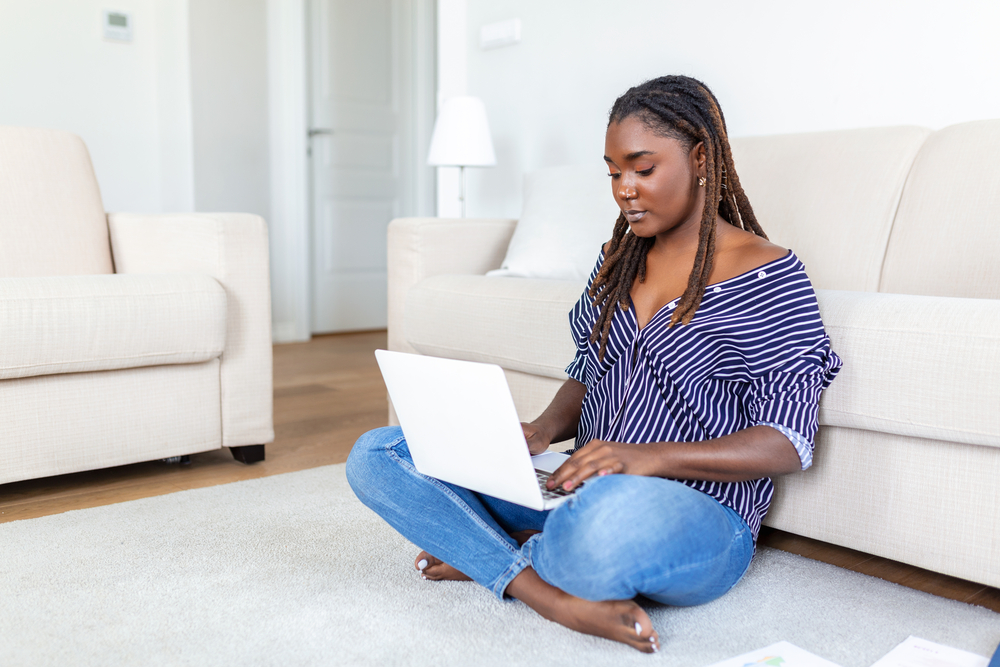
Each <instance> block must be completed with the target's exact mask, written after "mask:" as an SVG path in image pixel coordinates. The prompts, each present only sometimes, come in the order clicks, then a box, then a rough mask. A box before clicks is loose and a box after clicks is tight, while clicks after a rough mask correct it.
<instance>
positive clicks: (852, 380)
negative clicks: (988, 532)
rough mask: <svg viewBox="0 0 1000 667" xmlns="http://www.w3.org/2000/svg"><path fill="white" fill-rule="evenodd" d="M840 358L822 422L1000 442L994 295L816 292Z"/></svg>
mask: <svg viewBox="0 0 1000 667" xmlns="http://www.w3.org/2000/svg"><path fill="white" fill-rule="evenodd" d="M816 297H817V299H818V301H819V307H820V313H821V314H822V316H823V322H824V324H825V325H826V329H827V332H828V333H829V335H830V339H831V341H832V342H833V349H834V350H836V352H837V354H839V355H840V356H841V357H842V358H843V360H844V368H843V370H842V371H841V373H840V376H839V377H838V378H837V380H836V381H835V382H834V383H833V384H831V385H830V387H829V388H828V389H827V390H826V392H824V394H823V398H822V401H821V402H820V413H819V418H820V423H821V424H823V425H828V426H843V427H847V428H854V429H865V430H869V431H879V432H882V433H892V434H895V435H902V436H913V437H918V438H927V439H931V440H945V441H950V442H961V443H966V444H970V445H988V446H993V447H1000V411H998V410H997V406H998V405H1000V382H997V381H996V369H997V368H1000V301H994V300H984V299H955V298H948V297H926V296H910V295H903V294H879V293H861V292H839V291H825V290H818V291H817V292H816Z"/></svg>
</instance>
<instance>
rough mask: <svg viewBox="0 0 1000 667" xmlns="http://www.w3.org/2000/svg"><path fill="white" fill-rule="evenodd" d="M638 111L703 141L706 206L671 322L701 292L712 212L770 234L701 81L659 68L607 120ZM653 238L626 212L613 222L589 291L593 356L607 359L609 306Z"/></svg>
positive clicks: (689, 140)
mask: <svg viewBox="0 0 1000 667" xmlns="http://www.w3.org/2000/svg"><path fill="white" fill-rule="evenodd" d="M631 116H638V117H639V118H640V119H641V120H642V122H643V123H645V124H646V125H647V127H649V128H650V129H651V130H652V131H654V132H655V133H657V134H660V135H662V136H669V137H673V138H676V139H678V140H680V141H682V142H684V143H685V144H686V145H687V148H688V149H689V150H690V149H691V148H693V147H694V146H695V145H696V144H697V143H699V142H701V143H702V144H703V145H704V148H705V157H706V165H705V171H706V179H705V180H706V182H705V208H704V210H703V211H702V216H701V226H700V228H699V230H698V250H697V252H696V254H695V258H694V266H692V268H691V273H690V275H689V276H688V284H687V288H686V289H685V290H684V294H682V295H681V298H680V301H679V303H678V304H677V307H676V308H675V309H674V312H673V315H672V316H671V318H670V324H669V326H671V327H672V326H674V325H675V324H677V323H678V322H679V323H682V324H688V323H690V322H691V319H692V318H693V317H694V315H695V312H696V311H697V310H698V306H699V305H701V300H702V298H703V297H704V295H705V286H706V285H707V284H708V279H709V276H710V275H711V273H712V263H713V259H714V255H715V230H716V219H717V218H718V217H719V216H721V217H722V219H723V220H725V221H726V222H728V223H729V224H731V225H733V226H734V227H738V228H740V229H745V230H746V231H749V232H752V233H754V234H756V235H757V236H760V237H763V238H765V239H766V238H767V235H766V234H764V230H763V229H761V227H760V224H758V222H757V217H756V216H755V215H754V213H753V208H751V206H750V200H749V199H748V198H747V195H746V193H745V192H744V191H743V186H742V185H741V184H740V179H739V176H737V175H736V167H735V166H734V165H733V155H732V151H731V150H730V147H729V136H728V134H727V131H726V120H725V117H724V116H723V115H722V109H720V108H719V102H718V100H717V99H716V98H715V95H713V94H712V91H710V90H709V89H708V87H707V86H705V84H703V83H701V82H700V81H697V80H695V79H692V78H690V77H686V76H664V77H660V78H658V79H652V80H650V81H647V82H645V83H643V84H641V85H639V86H636V87H634V88H630V89H629V90H628V91H626V93H625V94H624V95H622V96H621V97H619V98H618V99H617V100H615V104H614V106H613V107H612V108H611V113H610V117H609V120H608V125H610V124H611V123H620V122H622V121H623V120H625V119H626V118H629V117H631ZM653 242H654V238H641V237H637V236H636V235H635V234H631V233H629V226H628V221H627V220H626V219H625V215H624V214H620V215H619V216H618V220H617V221H616V222H615V228H614V232H613V234H612V237H611V241H610V242H609V243H608V247H607V251H606V252H605V256H604V262H603V263H602V264H601V267H600V268H599V269H598V271H597V276H596V277H595V278H594V281H593V283H592V284H591V287H590V290H589V292H588V294H589V296H590V297H591V298H592V299H593V300H594V301H593V304H594V306H595V307H598V308H599V309H600V312H599V315H598V318H597V321H596V322H595V323H594V329H593V331H591V334H590V341H591V342H592V343H596V342H598V341H600V348H599V350H598V358H600V359H601V360H603V359H604V353H605V351H606V350H607V345H608V336H609V335H610V333H611V320H612V318H613V317H614V306H615V305H616V304H617V305H618V307H619V308H620V309H621V310H628V308H629V306H630V304H631V298H630V293H631V290H632V286H633V284H634V283H635V281H636V279H638V280H639V282H640V283H641V282H644V281H645V279H646V255H647V254H648V253H649V249H650V248H652V247H653Z"/></svg>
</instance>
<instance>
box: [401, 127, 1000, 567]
mask: <svg viewBox="0 0 1000 667" xmlns="http://www.w3.org/2000/svg"><path fill="white" fill-rule="evenodd" d="M733 152H734V155H735V160H736V165H737V170H738V172H739V174H740V176H741V178H742V181H743V184H744V186H745V189H746V191H747V193H748V195H749V197H750V201H751V202H752V204H753V206H754V209H755V211H756V213H757V217H758V219H759V220H760V221H761V223H762V225H763V227H764V229H765V230H766V231H767V232H768V233H769V235H770V237H771V239H772V240H774V241H775V242H776V243H778V244H781V245H783V246H785V247H789V248H792V249H793V250H794V251H795V252H796V253H797V254H798V256H799V257H800V258H801V259H802V260H803V262H804V263H805V265H806V269H807V271H808V272H809V274H810V277H811V278H812V280H813V283H814V285H815V287H816V288H817V296H818V299H819V304H820V308H821V311H822V314H823V319H824V322H825V324H826V327H827V330H828V332H829V334H830V337H831V339H832V341H833V347H834V349H835V350H836V351H837V352H838V353H839V354H840V355H841V356H842V357H843V359H844V368H843V371H842V372H841V374H840V376H839V377H838V378H837V380H836V381H835V382H834V383H833V385H832V386H831V387H830V389H829V390H828V391H827V392H826V393H825V394H824V396H823V399H822V402H821V406H820V423H821V428H820V431H819V434H818V435H817V444H816V454H815V462H814V465H813V466H812V468H810V469H809V470H807V471H805V472H803V473H798V474H793V475H788V476H786V477H783V478H781V479H779V480H777V483H776V486H777V490H776V494H775V499H774V503H773V505H772V508H771V511H770V513H769V515H768V517H767V520H766V521H765V523H766V524H767V525H771V526H774V527H776V528H780V529H782V530H786V531H790V532H792V533H796V534H799V535H805V536H808V537H811V538H815V539H819V540H823V541H826V542H831V543H834V544H839V545H844V546H847V547H851V548H854V549H859V550H861V551H864V552H867V553H871V554H876V555H879V556H884V557H887V558H891V559H894V560H897V561H902V562H905V563H911V564H913V565H916V566H919V567H923V568H927V569H930V570H934V571H937V572H942V573H946V574H950V575H953V576H958V577H962V578H965V579H969V580H972V581H977V582H981V583H984V584H989V585H992V586H1000V261H998V254H1000V157H998V156H1000V121H983V122H974V123H965V124H961V125H956V126H952V127H948V128H945V129H943V130H939V131H937V132H931V131H929V130H926V129H923V128H917V127H893V128H874V129H863V130H849V131H837V132H827V133H815V134H800V135H786V136H772V137H757V138H747V139H738V140H734V142H733ZM598 157H599V156H598ZM551 194H552V196H553V197H558V196H559V193H557V192H554V193H551ZM609 197H610V194H609ZM516 224H517V223H516V221H515V220H454V219H451V220H449V219H433V218H423V219H399V220H395V221H394V222H393V223H392V224H391V225H390V228H389V347H390V348H391V349H395V350H402V351H410V352H419V353H422V354H431V355H437V356H445V357H454V358H460V359H469V360H474V361H484V362H492V363H497V364H499V365H500V366H502V367H503V368H504V369H505V370H506V373H507V377H508V379H509V383H510V386H511V390H512V393H513V394H514V399H515V403H516V405H517V407H518V410H519V413H520V416H521V418H522V419H525V420H529V419H532V418H534V417H535V416H536V415H537V414H538V413H539V412H540V411H541V410H542V409H543V408H544V406H545V405H546V404H547V402H548V400H549V399H550V398H551V396H552V395H553V394H554V392H555V391H556V389H557V388H558V387H559V385H560V384H561V383H562V381H563V380H564V379H565V377H566V376H565V374H564V373H563V368H564V367H565V366H566V364H567V363H568V362H569V361H570V359H571V358H572V356H573V353H574V349H573V345H572V342H571V339H570V333H569V325H568V319H567V313H568V311H569V309H570V307H571V305H572V304H573V303H574V302H575V300H576V299H577V298H578V297H579V295H580V291H581V289H582V286H583V285H582V283H581V282H579V281H559V280H538V279H531V278H510V277H488V276H485V275H484V274H485V273H486V272H487V271H489V270H491V269H496V268H498V267H499V266H500V265H501V262H503V260H504V256H505V253H506V251H507V246H508V243H509V242H510V239H511V237H512V235H513V233H514V231H515V227H516ZM609 229H610V224H609ZM596 252H597V249H596V248H595V258H596ZM390 419H392V416H391V414H390ZM560 448H562V447H561V446H560Z"/></svg>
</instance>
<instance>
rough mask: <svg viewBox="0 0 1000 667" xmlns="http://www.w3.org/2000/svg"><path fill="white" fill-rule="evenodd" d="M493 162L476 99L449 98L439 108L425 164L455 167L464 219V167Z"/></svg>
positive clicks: (480, 104) (490, 142)
mask: <svg viewBox="0 0 1000 667" xmlns="http://www.w3.org/2000/svg"><path fill="white" fill-rule="evenodd" d="M496 163H497V157H496V154H495V153H494V152H493V140H492V139H491V138H490V125H489V121H488V120H487V119H486V107H485V106H484V105H483V101H482V100H481V99H479V98H478V97H465V96H463V97H452V98H450V99H448V100H447V101H446V102H445V103H444V104H443V105H442V106H441V113H439V114H438V117H437V122H436V123H434V134H433V135H432V136H431V149H430V151H429V152H428V155H427V164H428V165H430V166H432V167H458V168H459V174H460V175H459V178H460V179H461V185H460V186H459V187H460V190H459V200H460V201H461V202H462V217H463V218H464V217H465V168H466V167H492V166H493V165H495V164H496Z"/></svg>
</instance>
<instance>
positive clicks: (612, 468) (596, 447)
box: [546, 440, 663, 491]
mask: <svg viewBox="0 0 1000 667" xmlns="http://www.w3.org/2000/svg"><path fill="white" fill-rule="evenodd" d="M662 447H663V444H662V443H644V444H638V445H637V444H631V443H625V442H607V441H605V440H591V441H590V442H589V443H587V446H586V447H584V448H583V449H580V450H578V451H577V452H575V453H574V454H573V455H572V456H570V457H569V459H567V460H566V462H565V463H563V464H562V465H561V466H559V468H558V469H556V471H555V472H554V473H552V476H551V477H550V478H549V481H548V482H546V486H547V487H548V488H550V489H554V488H556V487H557V486H561V487H562V488H563V489H565V490H566V491H570V490H572V489H575V488H576V487H577V486H579V485H580V483H581V482H583V481H584V480H585V479H587V478H588V477H593V476H594V475H598V476H603V475H612V474H627V475H646V476H652V475H655V474H656V470H657V466H656V459H657V453H658V451H659V450H661V449H662Z"/></svg>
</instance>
